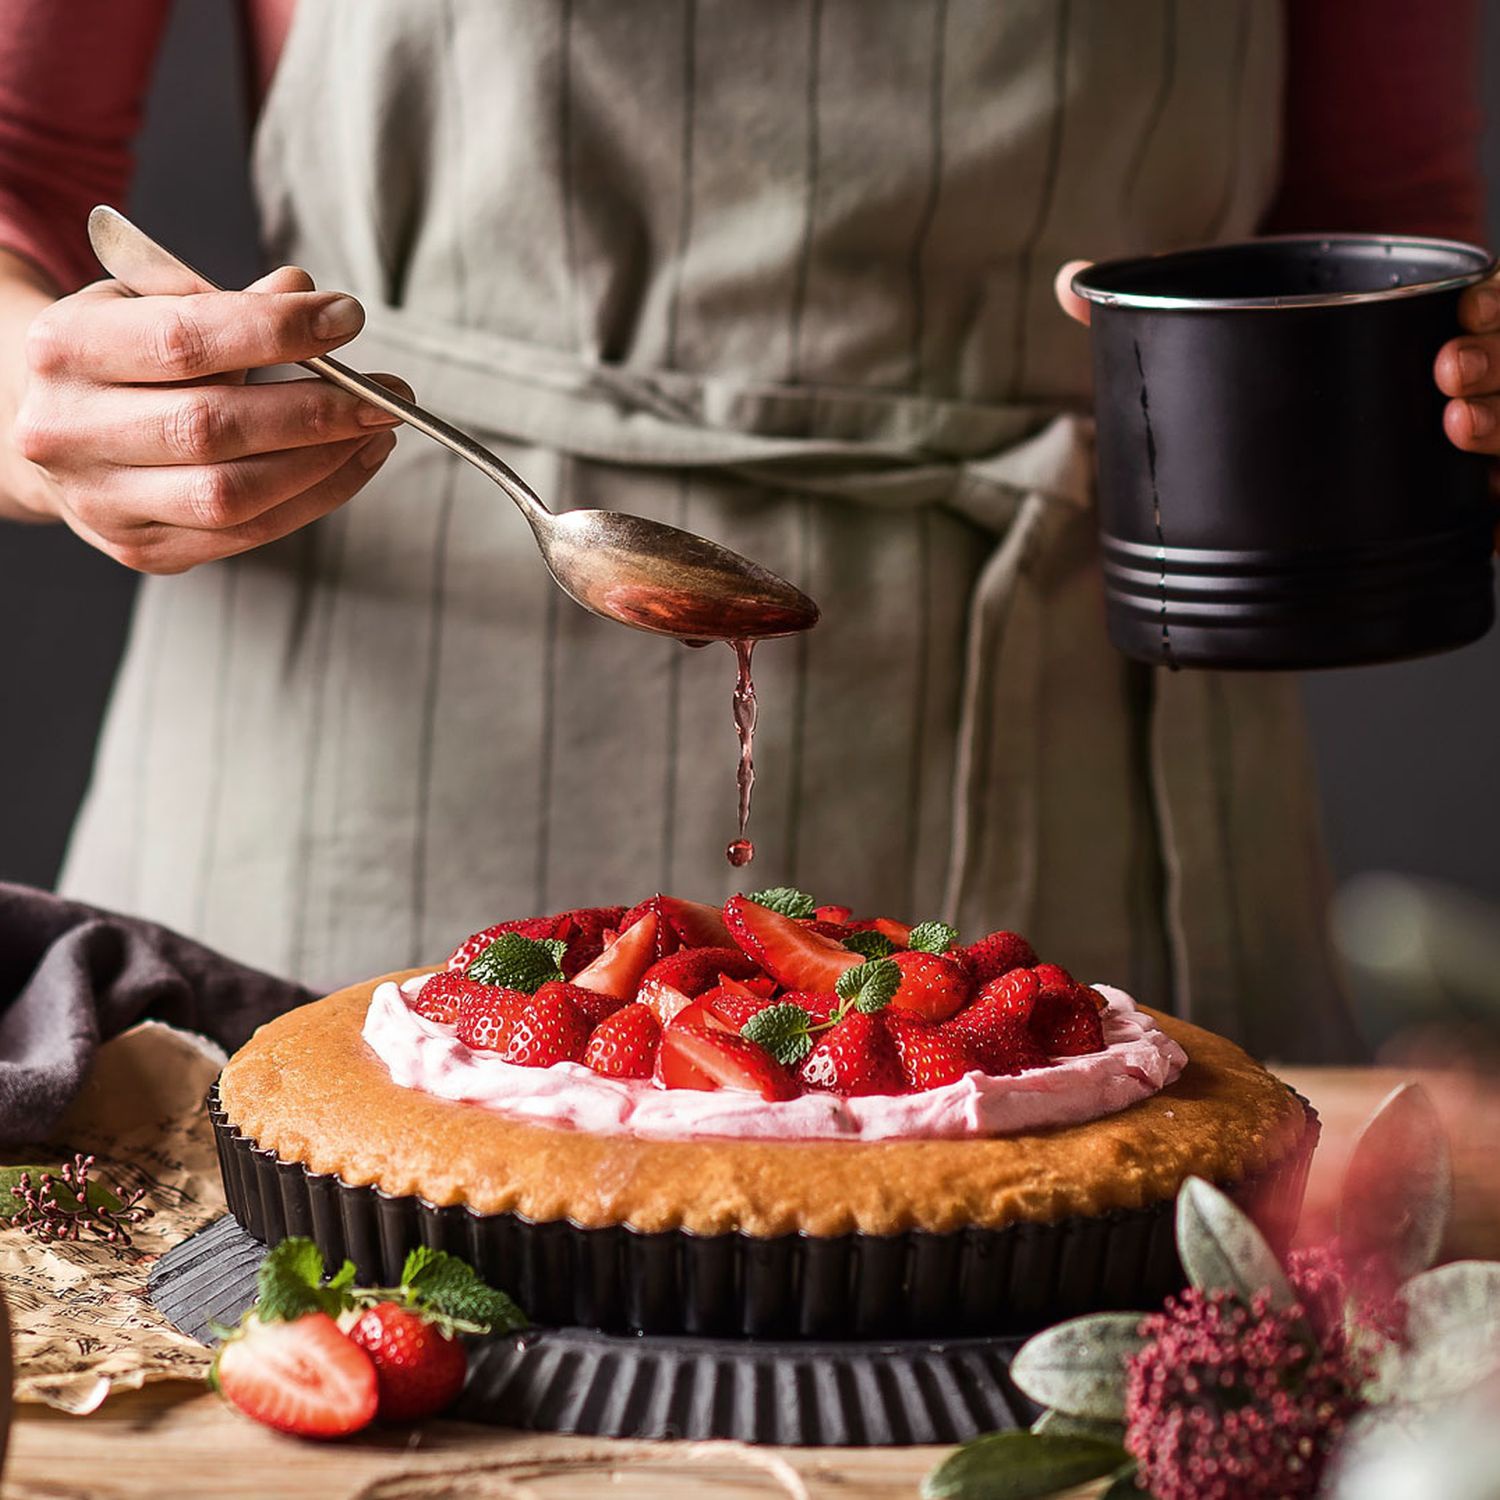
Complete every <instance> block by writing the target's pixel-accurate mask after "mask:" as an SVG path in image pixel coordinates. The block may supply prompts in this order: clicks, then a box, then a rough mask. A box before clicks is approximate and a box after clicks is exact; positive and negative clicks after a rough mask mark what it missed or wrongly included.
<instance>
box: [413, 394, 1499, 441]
mask: <svg viewBox="0 0 1500 1500" xmlns="http://www.w3.org/2000/svg"><path fill="white" fill-rule="evenodd" d="M1465 404H1466V405H1467V407H1468V409H1469V433H1470V435H1471V436H1473V437H1488V436H1489V434H1490V433H1491V432H1493V431H1494V428H1495V414H1494V412H1492V411H1491V410H1490V408H1489V406H1488V405H1487V404H1486V403H1485V402H1482V401H1469V402H1466V403H1465ZM393 441H394V440H393Z"/></svg>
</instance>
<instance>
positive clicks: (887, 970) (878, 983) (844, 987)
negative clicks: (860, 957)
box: [834, 958, 901, 1016]
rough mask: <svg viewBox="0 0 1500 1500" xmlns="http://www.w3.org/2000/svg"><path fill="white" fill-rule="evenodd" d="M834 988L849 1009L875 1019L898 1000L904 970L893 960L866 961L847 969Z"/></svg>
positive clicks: (874, 959) (872, 959) (873, 959)
mask: <svg viewBox="0 0 1500 1500" xmlns="http://www.w3.org/2000/svg"><path fill="white" fill-rule="evenodd" d="M834 988H835V989H836V990H837V991H838V996H839V999H840V1000H842V1001H844V1002H845V1004H846V1006H849V1005H852V1006H853V1007H854V1009H855V1010H857V1011H861V1012H863V1013H864V1014H865V1015H867V1016H873V1015H874V1014H875V1013H876V1012H877V1011H882V1010H884V1009H885V1008H886V1006H887V1005H889V1004H890V1003H891V1001H892V1000H893V999H894V998H895V995H896V991H897V990H899V989H900V988H901V970H900V968H899V967H898V966H897V965H896V963H895V961H894V960H892V959H889V958H871V959H866V961H865V962H864V963H862V964H855V966H854V967H853V968H852V969H845V970H844V972H843V973H842V974H840V975H839V978H838V983H837V984H836V985H835V986H834Z"/></svg>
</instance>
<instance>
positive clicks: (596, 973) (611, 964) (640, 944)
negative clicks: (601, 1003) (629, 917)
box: [573, 911, 658, 1000]
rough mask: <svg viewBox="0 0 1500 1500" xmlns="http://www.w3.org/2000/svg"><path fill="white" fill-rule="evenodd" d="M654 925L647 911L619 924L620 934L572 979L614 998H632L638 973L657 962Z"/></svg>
mask: <svg viewBox="0 0 1500 1500" xmlns="http://www.w3.org/2000/svg"><path fill="white" fill-rule="evenodd" d="M657 926H658V923H657V918H656V914H655V913H654V912H649V911H648V912H647V913H646V914H645V916H643V917H641V918H639V919H638V920H636V921H634V922H632V923H631V924H630V925H629V926H628V927H624V928H622V929H621V932H620V935H619V937H617V938H616V939H615V940H614V942H612V943H611V944H610V945H609V947H607V948H606V949H605V950H604V951H603V952H602V953H601V954H600V955H599V957H598V958H596V959H595V960H594V961H593V963H591V964H589V965H588V966H587V967H586V968H583V969H580V970H579V971H578V973H576V974H575V975H574V976H573V983H574V984H576V985H578V986H579V987H580V988H582V989H586V990H596V991H598V993H599V994H601V995H612V996H614V998H615V999H616V1000H633V999H635V992H636V989H637V988H638V987H639V985H640V982H641V976H642V975H643V974H644V973H645V972H646V970H647V969H649V968H650V967H651V965H652V964H653V963H655V962H656V931H657Z"/></svg>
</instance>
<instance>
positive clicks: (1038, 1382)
mask: <svg viewBox="0 0 1500 1500" xmlns="http://www.w3.org/2000/svg"><path fill="white" fill-rule="evenodd" d="M1140 1321H1141V1314H1140V1313H1097V1314H1095V1315H1094V1316H1092V1317H1086V1318H1073V1319H1071V1320H1069V1321H1068V1322H1066V1323H1058V1324H1057V1325H1056V1326H1055V1327H1052V1328H1049V1329H1047V1330H1046V1332H1044V1333H1039V1334H1037V1336H1036V1337H1035V1338H1033V1339H1028V1340H1027V1341H1026V1343H1024V1344H1023V1345H1022V1346H1021V1348H1020V1350H1019V1352H1018V1353H1017V1354H1016V1357H1015V1359H1014V1360H1013V1361H1012V1362H1011V1367H1010V1378H1011V1379H1012V1380H1014V1381H1015V1383H1016V1384H1017V1385H1018V1386H1020V1387H1021V1389H1022V1390H1023V1391H1025V1392H1026V1394H1027V1395H1028V1396H1030V1397H1031V1399H1032V1400H1033V1401H1035V1402H1037V1403H1038V1404H1039V1405H1041V1406H1050V1407H1052V1408H1053V1409H1054V1410H1056V1411H1059V1412H1063V1413H1066V1414H1067V1415H1068V1416H1070V1417H1089V1418H1092V1419H1094V1420H1096V1421H1101V1422H1120V1421H1123V1420H1124V1418H1125V1362H1126V1360H1128V1359H1129V1358H1130V1356H1131V1355H1132V1354H1134V1353H1135V1352H1136V1351H1137V1350H1138V1349H1139V1348H1140V1347H1141V1344H1142V1343H1143V1340H1142V1338H1141V1336H1140V1334H1139V1332H1138V1331H1137V1330H1138V1328H1139V1327H1140Z"/></svg>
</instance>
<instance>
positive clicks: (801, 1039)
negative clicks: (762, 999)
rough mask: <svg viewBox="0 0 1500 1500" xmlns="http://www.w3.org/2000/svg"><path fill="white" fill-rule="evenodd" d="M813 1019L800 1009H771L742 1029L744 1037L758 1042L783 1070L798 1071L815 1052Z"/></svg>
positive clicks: (785, 1005) (798, 1006) (767, 1009)
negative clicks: (812, 1052) (813, 1048)
mask: <svg viewBox="0 0 1500 1500" xmlns="http://www.w3.org/2000/svg"><path fill="white" fill-rule="evenodd" d="M811 1027H812V1017H811V1016H810V1015H808V1013H807V1012H806V1011H805V1010H803V1009H802V1007H801V1006H800V1005H791V1004H785V1003H784V1004H781V1005H768V1006H766V1008H765V1009H764V1010H758V1011H756V1013H755V1014H754V1015H753V1016H751V1017H750V1019H749V1020H748V1021H746V1022H745V1024H744V1025H743V1026H741V1027H740V1035H741V1036H743V1037H748V1038H749V1039H750V1040H751V1041H752V1042H758V1043H759V1044H760V1045H761V1046H762V1047H764V1048H765V1049H766V1051H767V1052H769V1053H770V1054H771V1056H772V1057H774V1058H775V1059H776V1061H777V1062H779V1063H781V1064H782V1066H783V1067H788V1068H795V1067H796V1066H797V1064H798V1063H799V1062H801V1061H802V1059H803V1058H804V1057H806V1056H807V1054H808V1053H809V1052H811V1051H812V1045H813V1044H812V1037H811V1036H810V1035H808V1032H809V1030H810V1028H811Z"/></svg>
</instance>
